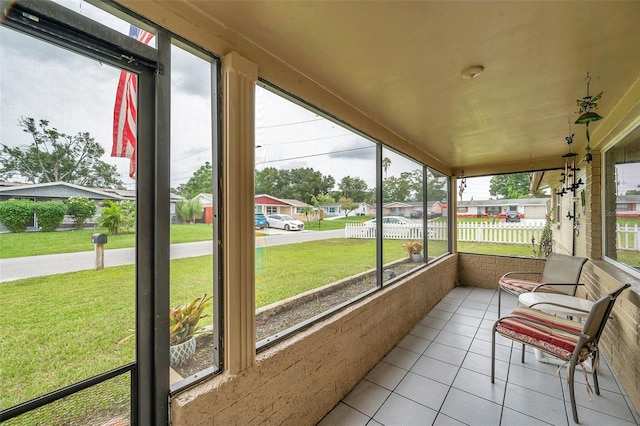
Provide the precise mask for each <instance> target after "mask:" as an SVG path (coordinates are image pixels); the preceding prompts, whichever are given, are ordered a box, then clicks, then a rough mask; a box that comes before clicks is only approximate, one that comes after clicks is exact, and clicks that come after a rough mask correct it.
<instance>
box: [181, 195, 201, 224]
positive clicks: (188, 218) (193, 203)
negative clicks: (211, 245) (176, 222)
mask: <svg viewBox="0 0 640 426" xmlns="http://www.w3.org/2000/svg"><path fill="white" fill-rule="evenodd" d="M203 211H204V207H202V204H201V203H200V200H198V199H197V198H194V199H192V200H180V201H178V202H177V203H176V213H177V215H178V217H179V218H180V220H181V221H183V222H186V223H190V224H193V223H195V221H196V218H198V217H201V216H202V212H203Z"/></svg>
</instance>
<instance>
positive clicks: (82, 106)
mask: <svg viewBox="0 0 640 426" xmlns="http://www.w3.org/2000/svg"><path fill="white" fill-rule="evenodd" d="M61 3H63V4H64V5H65V6H67V7H69V8H71V9H73V10H75V11H76V12H78V13H82V14H84V15H86V16H89V17H91V18H93V19H96V20H98V21H100V22H102V23H105V24H107V25H108V26H110V27H112V28H114V29H117V30H118V31H120V32H121V33H124V34H128V32H129V24H128V23H126V22H124V21H121V20H119V19H118V18H115V17H112V16H110V15H108V14H105V13H104V12H102V11H99V10H98V11H96V8H95V7H92V6H91V5H90V4H87V3H85V2H82V1H79V0H74V1H61ZM96 16H98V17H97V18H96ZM105 16H106V17H107V18H105ZM152 44H154V42H152ZM0 57H2V61H0V93H2V97H1V101H0V142H1V143H3V144H6V145H9V146H28V145H29V144H31V143H32V138H31V136H30V135H29V134H28V133H25V132H23V131H22V130H23V129H22V128H21V127H20V126H19V125H18V122H19V120H20V118H21V117H25V118H26V117H32V118H34V119H35V120H36V121H39V120H40V119H46V120H48V121H49V122H50V127H55V128H57V129H58V130H59V131H60V132H63V133H66V134H70V135H75V134H77V133H79V132H89V133H90V134H91V136H92V137H93V138H94V139H95V140H96V141H97V142H99V143H100V144H101V145H102V146H103V147H104V148H105V155H104V156H103V157H102V160H103V161H105V162H107V163H109V164H113V165H115V166H116V167H117V170H118V173H119V174H120V177H121V179H122V181H123V182H124V183H125V184H126V186H127V187H128V188H133V187H135V181H134V180H133V179H131V178H129V160H128V159H126V158H117V157H111V156H110V154H111V146H112V143H113V136H112V135H113V108H114V102H115V93H116V88H117V84H118V79H119V77H120V70H119V69H115V68H113V67H111V66H109V65H106V64H103V63H100V62H98V61H96V60H93V59H89V58H86V57H84V56H81V55H77V54H74V53H71V52H69V51H67V50H65V49H62V48H58V47H55V46H53V45H51V44H49V43H46V42H43V41H39V40H36V39H34V38H33V37H28V36H26V35H24V34H22V33H19V32H16V31H14V30H10V29H8V28H6V27H0ZM210 73H211V65H210V64H209V63H208V62H206V61H204V60H202V59H200V58H198V57H196V56H194V55H192V54H190V53H187V52H186V51H184V50H182V49H180V48H178V47H176V46H173V48H172V75H171V79H172V93H171V95H172V113H173V111H180V114H172V115H173V118H172V122H171V138H172V141H173V142H172V151H171V158H172V163H171V185H172V186H174V187H175V186H178V185H179V184H181V183H186V182H187V180H188V179H189V178H190V177H191V176H192V175H193V172H194V171H195V170H196V169H197V168H199V167H200V166H202V165H203V164H204V163H205V161H211V152H212V148H211V145H212V144H211V125H210V123H211V95H210V93H211V79H210V75H211V74H210ZM14 180H19V179H15V178H14Z"/></svg>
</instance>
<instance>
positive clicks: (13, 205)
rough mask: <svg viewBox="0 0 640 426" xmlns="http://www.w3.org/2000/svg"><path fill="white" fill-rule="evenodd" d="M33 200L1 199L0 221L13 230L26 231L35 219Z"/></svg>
mask: <svg viewBox="0 0 640 426" xmlns="http://www.w3.org/2000/svg"><path fill="white" fill-rule="evenodd" d="M34 204H35V203H34V202H33V201H31V200H7V201H0V222H2V224H3V225H4V226H5V227H6V228H7V229H8V230H9V231H11V232H24V231H25V230H26V229H27V226H29V223H31V221H32V220H33V210H34Z"/></svg>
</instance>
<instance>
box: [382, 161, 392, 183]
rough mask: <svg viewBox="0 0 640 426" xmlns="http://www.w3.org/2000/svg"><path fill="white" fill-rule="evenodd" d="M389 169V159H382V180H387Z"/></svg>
mask: <svg viewBox="0 0 640 426" xmlns="http://www.w3.org/2000/svg"><path fill="white" fill-rule="evenodd" d="M389 167H391V158H389V157H384V158H383V159H382V169H383V170H384V178H385V179H386V178H387V170H389Z"/></svg>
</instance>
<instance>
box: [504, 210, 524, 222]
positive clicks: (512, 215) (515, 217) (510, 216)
mask: <svg viewBox="0 0 640 426" xmlns="http://www.w3.org/2000/svg"><path fill="white" fill-rule="evenodd" d="M505 221H506V222H520V213H518V212H516V211H509V212H507V218H506V220H505Z"/></svg>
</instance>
